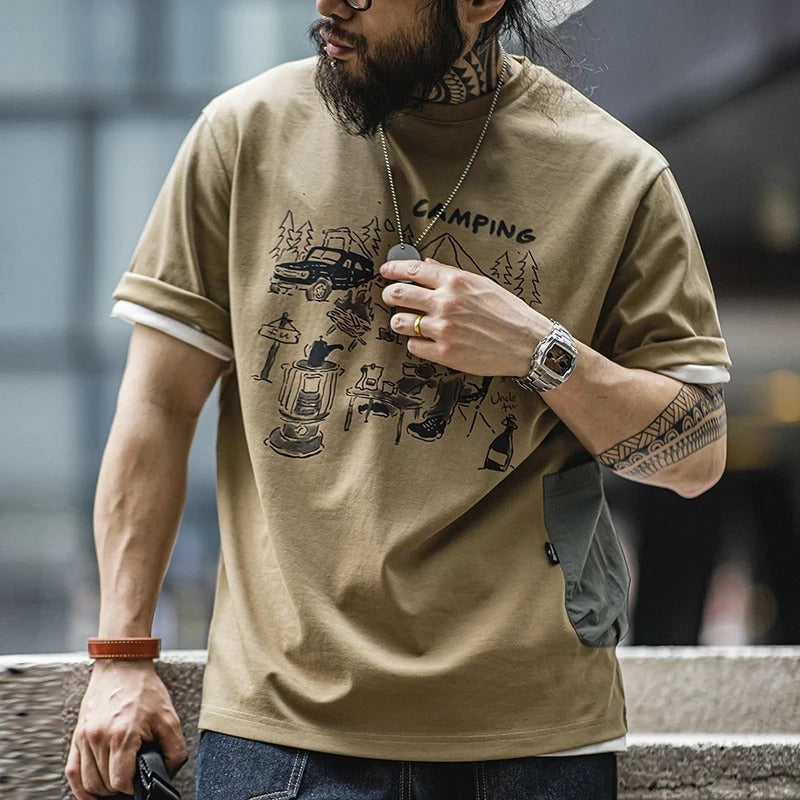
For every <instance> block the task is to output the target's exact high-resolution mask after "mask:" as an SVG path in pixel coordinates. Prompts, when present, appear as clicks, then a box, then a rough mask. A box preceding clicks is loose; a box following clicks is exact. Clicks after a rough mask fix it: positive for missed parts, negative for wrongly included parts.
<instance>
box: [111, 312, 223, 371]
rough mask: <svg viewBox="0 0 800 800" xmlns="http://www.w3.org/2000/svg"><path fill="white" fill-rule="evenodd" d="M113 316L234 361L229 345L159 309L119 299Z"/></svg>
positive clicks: (112, 313)
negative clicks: (154, 309)
mask: <svg viewBox="0 0 800 800" xmlns="http://www.w3.org/2000/svg"><path fill="white" fill-rule="evenodd" d="M111 316H112V317H116V318H117V319H122V320H125V322H130V323H131V324H134V323H138V324H140V325H146V326H147V327H148V328H154V329H155V330H157V331H161V332H162V333H166V334H168V335H169V336H172V337H173V338H175V339H179V340H180V341H182V342H185V343H186V344H190V345H192V346H193V347H196V348H198V349H199V350H202V351H203V352H205V353H209V354H210V355H212V356H216V357H217V358H219V359H221V360H222V361H233V350H232V349H231V348H230V347H228V346H227V345H225V344H222V342H220V341H218V340H217V339H215V338H214V337H212V336H209V335H208V334H207V333H204V332H203V331H201V330H198V329H197V328H196V327H193V326H191V325H187V324H186V323H185V322H182V321H181V320H178V319H174V318H173V317H170V316H168V315H167V314H162V313H161V312H159V311H153V310H152V309H151V308H147V307H146V306H142V305H139V304H137V303H132V302H130V301H128V300H118V301H117V302H116V303H114V307H113V308H112V309H111Z"/></svg>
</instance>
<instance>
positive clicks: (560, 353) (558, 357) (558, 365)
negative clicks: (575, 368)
mask: <svg viewBox="0 0 800 800" xmlns="http://www.w3.org/2000/svg"><path fill="white" fill-rule="evenodd" d="M573 361H574V357H573V355H572V353H570V352H569V351H567V350H565V349H564V348H563V347H562V346H561V345H560V344H553V345H551V346H550V347H549V348H548V349H547V352H546V353H545V356H544V365H545V367H547V369H549V370H550V371H551V372H552V373H554V374H555V375H558V376H559V377H562V378H563V377H564V376H565V375H566V374H567V373H568V372H569V370H570V368H571V367H572V362H573Z"/></svg>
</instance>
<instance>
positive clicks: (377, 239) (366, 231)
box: [361, 217, 382, 256]
mask: <svg viewBox="0 0 800 800" xmlns="http://www.w3.org/2000/svg"><path fill="white" fill-rule="evenodd" d="M381 238H382V237H381V224H380V222H378V218H377V217H373V218H372V220H371V221H370V222H368V223H367V224H366V225H365V226H364V227H363V228H362V229H361V239H362V240H363V242H364V246H365V247H366V248H367V250H368V251H369V253H370V255H373V256H377V255H378V253H379V252H380V249H381Z"/></svg>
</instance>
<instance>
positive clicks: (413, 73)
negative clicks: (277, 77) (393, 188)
mask: <svg viewBox="0 0 800 800" xmlns="http://www.w3.org/2000/svg"><path fill="white" fill-rule="evenodd" d="M444 5H445V4H444V3H441V2H437V1H435V2H433V3H432V5H431V11H430V19H429V20H425V21H424V22H423V24H422V25H421V26H420V27H421V31H420V32H419V33H418V34H417V36H416V37H415V36H414V35H413V34H411V35H409V34H398V35H397V36H395V37H394V38H392V39H390V40H388V41H386V42H384V43H383V44H381V45H378V46H376V47H375V54H374V55H373V56H367V54H366V42H365V41H364V39H363V38H362V37H358V36H354V35H352V34H348V33H347V32H345V31H343V30H341V29H340V28H339V27H338V26H337V25H336V23H335V22H333V21H332V20H330V19H321V20H317V21H316V22H315V23H314V24H313V25H312V26H311V28H310V30H309V37H310V38H311V41H312V42H313V43H314V45H315V46H316V48H317V52H318V53H319V61H318V62H317V68H316V73H315V76H314V81H315V84H316V87H317V91H318V92H319V94H320V96H321V97H322V99H323V101H324V102H325V105H326V107H327V108H328V111H329V112H330V113H331V114H332V115H333V117H334V118H335V119H336V120H337V121H338V122H339V124H340V125H341V126H342V127H343V128H344V129H345V130H346V131H347V132H348V133H350V134H353V135H355V136H364V137H368V136H373V135H374V134H375V133H376V131H377V130H378V127H379V126H380V125H381V123H386V122H388V121H389V120H390V119H391V118H392V117H393V116H395V115H396V114H398V113H400V112H402V111H410V110H412V109H415V108H419V107H420V106H421V105H422V104H423V103H425V101H426V100H427V99H428V97H429V96H430V95H431V93H432V92H433V90H434V89H435V88H436V86H437V84H439V83H440V82H441V81H442V79H443V78H444V76H445V75H446V74H447V72H448V71H449V70H450V68H451V67H452V66H453V64H454V63H455V62H456V60H457V59H458V58H459V56H460V55H461V54H462V52H463V50H464V47H465V46H466V38H465V36H464V32H463V31H462V30H461V26H460V25H459V21H458V17H457V16H456V14H455V13H453V12H452V10H449V9H445V8H443V6H444ZM323 31H324V32H325V33H327V34H329V35H331V36H332V37H333V38H334V39H336V40H338V41H340V42H343V43H345V44H347V45H351V46H352V47H353V48H354V49H355V56H356V58H357V59H358V62H359V67H360V71H359V74H348V71H347V66H346V65H345V64H343V63H340V62H337V61H336V60H333V61H331V58H330V56H329V55H328V54H327V53H326V52H325V40H324V39H323V38H322V35H321V34H322V32H323ZM426 34H427V35H426Z"/></svg>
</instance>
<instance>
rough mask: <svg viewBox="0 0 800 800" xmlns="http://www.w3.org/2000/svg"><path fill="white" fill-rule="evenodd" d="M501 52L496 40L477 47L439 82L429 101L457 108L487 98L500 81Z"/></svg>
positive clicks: (463, 57)
mask: <svg viewBox="0 0 800 800" xmlns="http://www.w3.org/2000/svg"><path fill="white" fill-rule="evenodd" d="M502 52H503V50H502V47H501V46H500V42H499V40H498V39H497V37H495V36H493V37H492V38H491V39H489V40H488V41H485V42H483V43H481V44H476V45H475V47H473V48H472V50H470V51H469V52H468V53H467V54H466V55H464V56H462V57H461V58H460V59H459V60H458V61H457V62H456V63H455V64H454V65H453V67H452V68H451V69H450V71H449V72H448V73H447V74H446V75H445V76H444V78H442V81H441V82H440V83H439V85H438V86H437V87H436V89H435V90H434V91H433V93H432V94H431V96H430V101H431V102H432V103H450V104H453V105H456V104H459V103H466V102H467V101H469V100H475V99H476V98H478V97H481V96H482V95H485V94H489V92H491V91H492V90H493V89H494V88H495V87H496V86H497V83H498V81H500V80H501V79H502V75H501V70H500V66H499V65H500V56H501V53H502Z"/></svg>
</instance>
